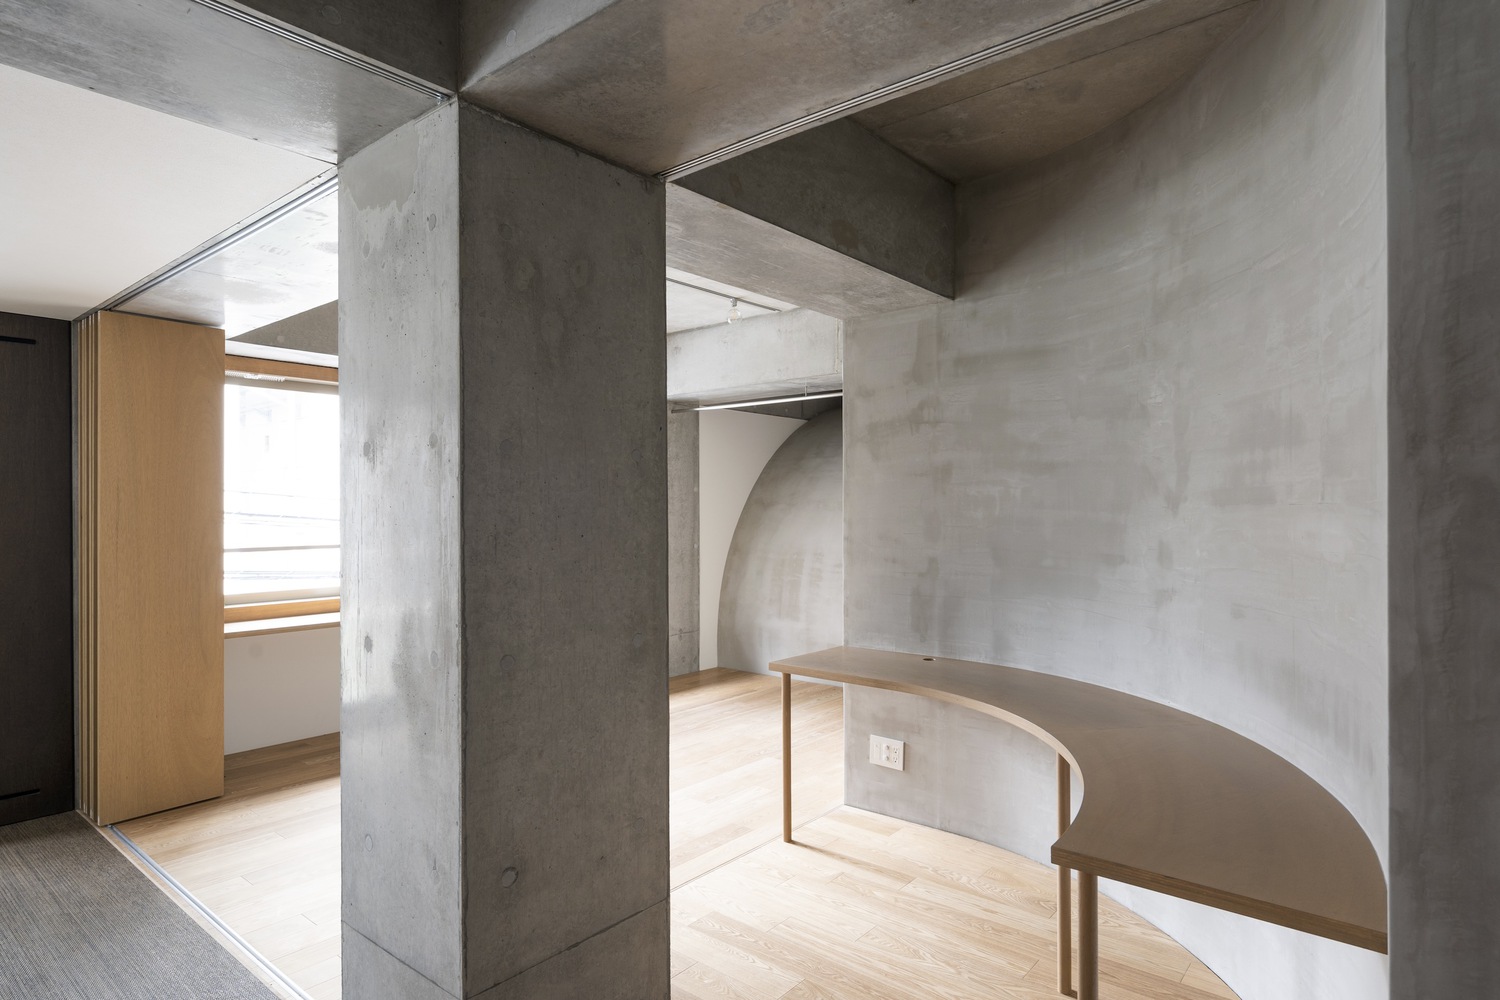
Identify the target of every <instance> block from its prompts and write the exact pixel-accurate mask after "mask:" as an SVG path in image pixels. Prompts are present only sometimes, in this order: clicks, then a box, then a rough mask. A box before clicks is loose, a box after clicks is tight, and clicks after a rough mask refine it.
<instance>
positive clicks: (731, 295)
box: [667, 278, 786, 313]
mask: <svg viewBox="0 0 1500 1000" xmlns="http://www.w3.org/2000/svg"><path fill="white" fill-rule="evenodd" d="M667 284H669V285H677V286H678V287H680V288H691V289H692V290H693V291H695V292H702V293H704V294H705V295H716V296H718V297H719V298H721V299H725V300H727V301H731V302H743V303H744V304H745V305H747V306H754V307H755V308H757V309H764V310H766V312H773V313H779V312H785V311H786V310H784V309H782V308H781V307H780V306H768V305H766V304H765V303H764V302H757V301H755V300H754V299H753V298H750V297H749V295H748V294H747V295H740V294H738V293H737V292H721V291H719V290H718V289H716V288H704V287H703V286H702V285H695V284H693V283H692V282H691V281H683V280H682V279H681V278H668V279H667Z"/></svg>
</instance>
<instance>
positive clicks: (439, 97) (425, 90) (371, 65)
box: [192, 0, 452, 104]
mask: <svg viewBox="0 0 1500 1000" xmlns="http://www.w3.org/2000/svg"><path fill="white" fill-rule="evenodd" d="M192 2H193V3H195V4H197V5H198V6H200V7H206V8H208V9H209V10H212V11H216V12H218V13H220V14H224V15H226V16H228V17H232V18H234V19H235V20H236V21H241V22H243V23H245V24H248V25H250V26H251V27H255V28H259V29H260V30H261V31H265V32H268V33H270V34H272V35H276V36H277V37H278V38H285V39H286V40H287V41H289V42H295V43H296V44H298V45H301V46H303V47H304V48H308V49H312V50H313V51H314V52H317V53H319V54H321V55H325V56H327V57H328V58H330V59H337V60H338V61H339V62H341V63H344V64H346V65H349V66H353V67H354V68H355V69H360V70H364V71H365V72H366V73H369V74H372V75H373V76H378V77H380V78H381V79H384V80H389V81H391V82H392V83H398V84H400V85H401V86H403V87H406V88H408V89H410V90H415V91H416V92H417V93H419V94H422V95H423V96H425V97H427V98H429V99H430V100H432V101H433V102H434V103H438V104H441V103H442V102H443V101H446V100H447V99H448V98H449V97H450V96H452V95H450V94H449V93H448V92H447V91H445V90H439V89H438V88H436V87H432V86H429V85H428V84H425V83H421V82H419V81H417V80H413V79H412V78H411V77H408V76H404V75H402V74H400V73H397V72H396V71H395V70H393V69H389V68H388V67H385V66H382V65H381V64H380V63H378V62H375V61H373V60H371V59H365V58H363V57H362V56H358V55H354V54H352V53H349V52H345V51H344V50H343V49H339V48H335V47H334V46H332V45H329V44H327V43H326V42H321V41H319V40H318V39H316V38H313V37H311V36H309V35H304V34H302V33H301V32H298V31H293V30H291V29H290V28H286V27H283V26H282V25H280V24H277V23H276V22H275V21H271V20H269V19H267V18H263V17H257V16H256V15H255V14H252V13H250V12H249V11H246V10H242V9H241V8H239V7H235V6H233V5H231V4H227V3H224V2H222V0H192Z"/></svg>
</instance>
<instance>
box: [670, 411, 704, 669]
mask: <svg viewBox="0 0 1500 1000" xmlns="http://www.w3.org/2000/svg"><path fill="white" fill-rule="evenodd" d="M668 409H669V412H668V414H667V536H668V540H667V549H668V553H669V555H670V557H671V566H670V568H669V569H668V571H667V595H668V608H669V611H668V614H667V623H668V626H669V629H668V631H669V635H670V638H669V640H668V642H669V644H670V645H669V648H668V651H667V653H668V663H669V664H670V672H671V674H672V676H673V677H676V676H677V675H678V674H690V673H693V672H694V671H696V670H697V669H698V412H697V411H696V410H683V411H681V412H679V413H672V412H670V407H669V408H668Z"/></svg>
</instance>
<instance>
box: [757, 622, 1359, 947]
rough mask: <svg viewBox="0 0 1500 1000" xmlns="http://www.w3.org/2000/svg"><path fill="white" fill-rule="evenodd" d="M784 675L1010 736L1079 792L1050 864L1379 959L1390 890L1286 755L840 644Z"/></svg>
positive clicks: (1001, 676) (1183, 721)
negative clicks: (933, 706)
mask: <svg viewBox="0 0 1500 1000" xmlns="http://www.w3.org/2000/svg"><path fill="white" fill-rule="evenodd" d="M771 669H772V670H774V671H778V672H781V673H789V674H796V675H799V676H805V677H816V678H821V679H823V680H829V681H839V682H843V683H846V684H859V685H863V686H866V687H876V688H883V689H886V690H891V691H904V692H907V693H910V694H917V695H923V696H925V697H929V698H934V699H937V700H940V701H947V702H951V703H953V704H957V705H962V706H964V707H967V708H971V709H974V710H976V711H979V712H983V713H985V714H986V715H990V716H994V717H995V718H998V719H1001V720H1003V721H1005V722H1009V723H1011V724H1013V725H1016V726H1019V727H1020V728H1022V729H1024V730H1026V731H1027V732H1029V733H1031V734H1032V735H1034V736H1036V737H1037V738H1039V739H1041V740H1042V741H1044V742H1046V743H1048V744H1050V745H1051V746H1052V747H1053V748H1055V749H1056V750H1057V751H1058V753H1060V754H1062V755H1063V756H1064V757H1066V758H1067V759H1068V761H1069V762H1070V763H1071V764H1072V765H1073V767H1074V769H1075V771H1076V772H1077V774H1078V775H1079V776H1081V778H1082V780H1083V783H1084V796H1083V804H1082V806H1081V807H1080V808H1079V810H1078V814H1077V816H1076V817H1075V818H1074V820H1073V824H1072V826H1071V827H1069V829H1068V831H1067V832H1066V833H1064V834H1063V835H1062V837H1061V838H1060V839H1059V840H1058V841H1057V843H1056V844H1054V845H1053V846H1052V861H1053V863H1054V864H1058V865H1063V866H1066V867H1069V868H1074V869H1077V870H1079V871H1082V872H1088V873H1091V874H1094V875H1098V876H1101V877H1104V878H1111V879H1115V880H1116V881H1119V882H1127V883H1130V884H1131V885H1138V886H1142V887H1143V888H1146V889H1153V890H1156V891H1158V892H1164V893H1167V894H1169V895H1173V896H1178V897H1181V898H1183V899H1189V900H1193V901H1194V902H1199V903H1205V904H1207V905H1209V906H1215V907H1218V908H1220V909H1225V910H1230V911H1233V912H1235V913H1241V914H1244V915H1245V916H1249V917H1254V918H1257V919H1260V920H1267V921H1270V922H1272V923H1276V924H1280V925H1282V926H1284V927H1291V928H1294V929H1296V930H1300V931H1306V932H1308V933H1311V934H1317V935H1320V936H1322V937H1326V938H1332V939H1333V940H1335V941H1342V942H1345V943H1346V944H1352V945H1356V946H1358V947H1361V948H1369V949H1371V950H1374V951H1379V952H1384V951H1385V950H1386V885H1385V875H1384V872H1383V871H1382V869H1381V866H1380V861H1379V858H1378V857H1377V856H1376V854H1375V849H1374V847H1372V846H1371V844H1370V841H1369V838H1367V837H1366V836H1365V833H1364V831H1363V830H1362V829H1361V828H1360V826H1359V824H1358V823H1357V822H1355V820H1354V817H1353V816H1352V815H1350V813H1349V811H1348V810H1347V809H1345V808H1344V806H1343V804H1342V803H1340V802H1339V801H1338V800H1337V799H1336V798H1334V797H1333V795H1332V794H1331V793H1329V792H1328V790H1327V789H1325V788H1324V787H1323V786H1322V785H1319V784H1318V783H1317V782H1316V781H1314V780H1313V779H1312V778H1310V777H1309V776H1308V775H1306V774H1305V773H1303V772H1302V771H1301V770H1299V769H1298V768H1296V767H1295V766H1293V765H1292V764H1291V763H1290V762H1289V761H1287V760H1286V759H1284V758H1282V757H1280V756H1278V755H1277V754H1275V753H1272V752H1271V751H1270V750H1268V749H1266V748H1265V747H1263V746H1261V745H1260V744H1259V743H1255V742H1254V741H1252V740H1249V739H1246V738H1245V737H1243V736H1240V735H1239V734H1238V733H1235V732H1233V731H1231V730H1229V729H1225V728H1224V727H1223V726H1220V725H1217V724H1215V723H1212V722H1209V721H1208V720H1207V719H1203V718H1200V717H1198V716H1196V715H1191V714H1189V713H1187V712H1183V711H1180V710H1178V709H1175V708H1170V707H1168V706H1166V705H1162V704H1159V703H1157V702H1154V701H1148V700H1146V699H1144V698H1139V697H1136V696H1135V695H1130V694H1125V693H1124V692H1121V691H1115V690H1112V689H1110V688H1105V687H1100V686H1098V685H1095V684H1088V683H1085V682H1083V681H1076V680H1071V679H1069V678H1065V677H1056V676H1053V675H1050V674H1042V673H1037V672H1035V671H1030V670H1018V669H1016V668H1015V667H1002V666H995V665H993V664H987V663H974V662H971V661H968V660H950V659H944V658H942V657H924V656H921V655H918V654H914V653H893V652H886V651H883V650H874V649H859V648H855V647H849V646H840V647H837V648H834V649H825V650H822V651H821V652H816V653H807V654H804V655H802V656H793V657H789V658H787V659H784V660H778V661H777V662H775V663H772V664H771Z"/></svg>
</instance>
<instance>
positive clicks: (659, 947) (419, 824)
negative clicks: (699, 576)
mask: <svg viewBox="0 0 1500 1000" xmlns="http://www.w3.org/2000/svg"><path fill="white" fill-rule="evenodd" d="M339 196H340V211H339V218H340V244H341V246H343V247H344V248H345V251H344V252H343V253H342V254H340V261H339V264H340V274H339V286H340V303H339V305H340V314H341V315H340V330H339V340H340V372H341V384H340V394H341V397H342V401H343V412H344V418H343V430H342V441H343V445H342V449H341V468H342V470H343V477H344V479H343V481H344V483H345V488H344V504H343V523H344V526H345V536H344V537H345V539H346V544H345V546H344V628H343V635H344V640H343V661H344V710H343V748H344V749H343V783H344V798H343V822H342V829H343V920H344V928H345V930H344V942H345V950H344V991H345V994H346V995H347V996H351V997H381V998H385V1000H414V998H423V1000H426V998H435V1000H442V998H467V997H477V996H484V997H487V998H494V1000H499V998H504V997H516V998H518V1000H519V998H524V997H539V996H587V997H597V998H599V1000H638V998H647V1000H666V998H667V995H668V992H669V985H668V976H669V971H670V970H669V956H668V951H669V943H668V924H669V920H668V909H667V893H668V878H667V872H668V869H667V861H668V844H667V761H668V748H667V700H666V678H667V629H668V624H667V623H668V617H667V496H666V489H667V468H666V447H667V444H666V432H665V417H666V412H665V407H664V406H663V405H662V398H661V387H662V384H663V382H664V380H665V377H666V357H665V355H666V350H665V342H664V340H663V337H662V328H663V325H664V323H665V304H664V298H665V296H664V290H663V283H662V280H661V279H662V270H663V267H664V265H663V262H662V246H663V242H664V241H663V232H662V230H663V205H662V186H661V184H660V183H659V182H656V181H652V180H649V179H646V178H641V177H638V176H634V175H632V174H630V173H628V172H626V171H624V170H621V169H619V168H617V167H614V166H610V165H608V164H605V163H603V162H601V161H599V160H596V159H594V158H592V157H589V156H587V155H585V154H582V153H579V152H578V151H576V150H574V149H571V148H569V147H566V146H563V145H562V144H560V143H557V142H554V141H552V140H550V139H547V138H545V137H543V136H541V135H538V134H537V133H534V132H530V131H527V130H526V129H523V128H521V127H519V126H516V125H513V124H511V123H508V122H504V121H501V120H499V119H497V118H495V117H493V116H491V115H490V114H488V113H487V112H484V111H481V110H479V109H477V108H474V107H471V106H469V105H467V104H461V103H455V104H450V105H448V106H446V107H444V108H441V109H439V110H438V111H436V112H433V113H432V114H430V115H428V116H426V117H424V118H421V119H419V120H417V121H416V122H413V123H411V124H408V125H405V126H403V127H401V128H400V129H397V130H396V131H395V132H393V133H391V134H390V135H388V136H386V137H385V138H383V139H381V140H380V141H378V142H377V143H375V144H374V145H372V146H371V147H369V148H367V149H366V150H364V151H362V152H361V153H359V154H358V155H356V156H354V157H353V158H352V159H351V160H350V161H349V162H348V163H347V164H346V165H345V166H344V168H343V170H342V172H341V183H340V192H339Z"/></svg>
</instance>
